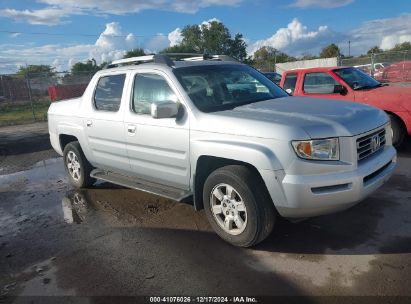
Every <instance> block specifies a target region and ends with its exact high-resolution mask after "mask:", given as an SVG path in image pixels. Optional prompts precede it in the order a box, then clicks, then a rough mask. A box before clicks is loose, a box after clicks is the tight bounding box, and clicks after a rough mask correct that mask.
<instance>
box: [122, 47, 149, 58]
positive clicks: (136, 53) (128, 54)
mask: <svg viewBox="0 0 411 304" xmlns="http://www.w3.org/2000/svg"><path fill="white" fill-rule="evenodd" d="M144 55H146V53H145V52H144V50H143V49H141V48H137V49H132V50H129V51H127V52H126V54H125V55H124V56H123V59H126V58H131V57H138V56H144Z"/></svg>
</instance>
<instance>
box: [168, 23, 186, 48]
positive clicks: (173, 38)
mask: <svg viewBox="0 0 411 304" xmlns="http://www.w3.org/2000/svg"><path fill="white" fill-rule="evenodd" d="M168 40H169V41H170V46H175V45H177V44H180V43H181V41H183V35H181V29H180V28H179V27H178V28H176V29H175V30H174V31H172V32H170V33H169V34H168Z"/></svg>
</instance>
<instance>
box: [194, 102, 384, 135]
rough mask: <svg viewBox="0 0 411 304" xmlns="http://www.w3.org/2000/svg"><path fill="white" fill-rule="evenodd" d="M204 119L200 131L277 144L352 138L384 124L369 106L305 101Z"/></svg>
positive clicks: (266, 104) (247, 108)
mask: <svg viewBox="0 0 411 304" xmlns="http://www.w3.org/2000/svg"><path fill="white" fill-rule="evenodd" d="M207 116H209V118H208V119H202V120H201V121H202V122H201V123H202V129H204V128H208V129H210V130H209V131H213V132H219V133H221V132H224V133H226V132H227V133H232V134H238V135H245V136H257V137H263V138H274V139H280V140H281V139H284V140H290V139H306V138H307V137H310V138H327V137H337V136H354V135H358V134H361V133H364V132H367V131H369V130H372V129H375V128H377V127H379V126H381V125H384V124H385V123H387V122H388V117H387V115H386V114H385V113H384V112H383V111H381V110H379V109H376V108H373V107H370V106H366V105H362V104H358V103H354V102H346V101H337V100H328V99H316V98H307V97H284V98H278V99H272V100H267V101H261V102H257V103H253V104H249V105H245V106H240V107H237V108H235V109H233V110H227V111H221V112H215V113H211V114H209V115H207ZM221 121H223V123H221ZM214 129H215V130H214ZM217 130H218V131H217Z"/></svg>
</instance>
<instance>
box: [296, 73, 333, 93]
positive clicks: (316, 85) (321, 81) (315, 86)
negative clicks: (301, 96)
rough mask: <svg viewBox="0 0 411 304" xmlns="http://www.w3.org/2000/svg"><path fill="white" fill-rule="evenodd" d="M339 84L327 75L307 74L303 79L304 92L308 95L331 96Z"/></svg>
mask: <svg viewBox="0 0 411 304" xmlns="http://www.w3.org/2000/svg"><path fill="white" fill-rule="evenodd" d="M337 84H339V83H338V82H337V81H336V80H335V79H334V78H333V77H331V76H330V75H328V74H327V73H308V74H306V75H305V78H304V88H303V89H304V92H305V93H308V94H333V93H334V90H335V85H337Z"/></svg>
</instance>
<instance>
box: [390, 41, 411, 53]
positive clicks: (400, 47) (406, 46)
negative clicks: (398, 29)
mask: <svg viewBox="0 0 411 304" xmlns="http://www.w3.org/2000/svg"><path fill="white" fill-rule="evenodd" d="M410 50H411V43H410V42H408V41H407V42H403V43H398V44H396V45H395V46H394V47H393V48H392V49H391V51H410Z"/></svg>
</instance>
